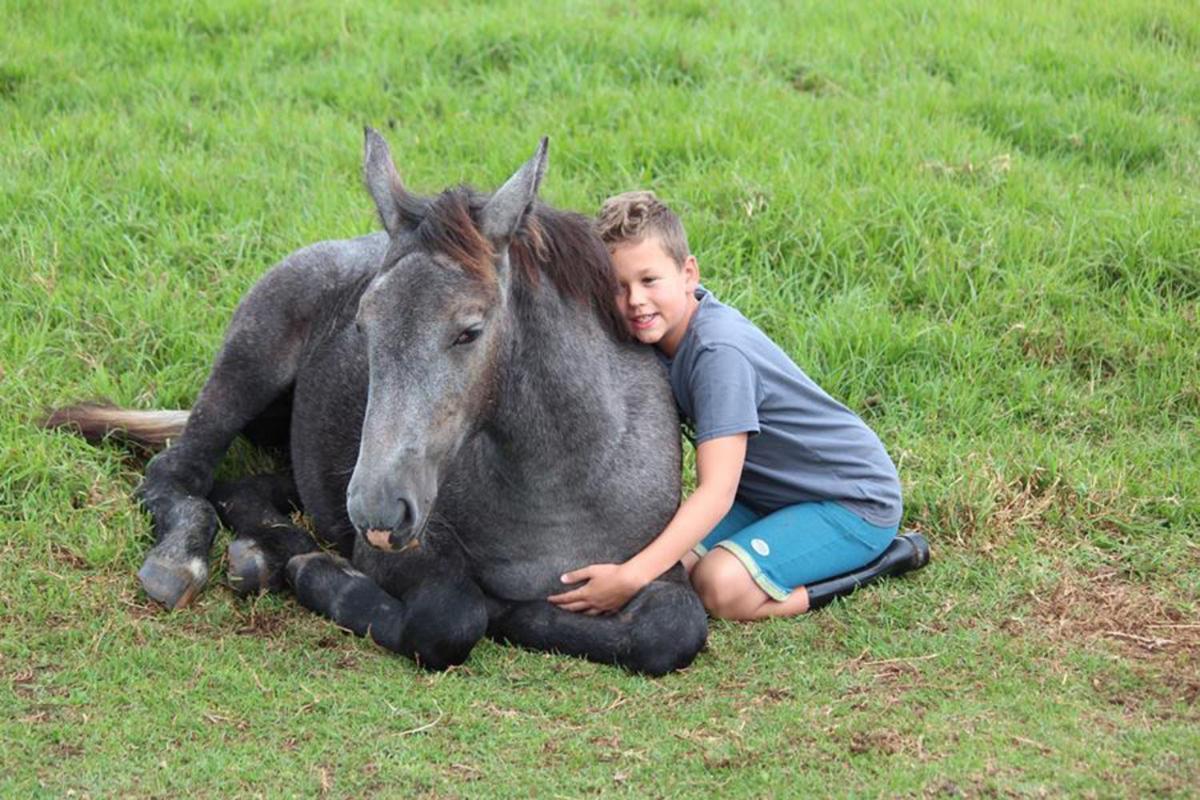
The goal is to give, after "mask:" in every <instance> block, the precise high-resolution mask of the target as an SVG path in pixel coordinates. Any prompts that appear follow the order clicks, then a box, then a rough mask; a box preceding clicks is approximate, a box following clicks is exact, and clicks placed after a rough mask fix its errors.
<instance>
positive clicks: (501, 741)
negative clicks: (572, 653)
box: [0, 0, 1200, 797]
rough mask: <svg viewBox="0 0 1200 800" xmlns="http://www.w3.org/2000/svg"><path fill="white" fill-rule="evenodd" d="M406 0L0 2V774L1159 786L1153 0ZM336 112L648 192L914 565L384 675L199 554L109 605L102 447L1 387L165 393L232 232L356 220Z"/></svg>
mask: <svg viewBox="0 0 1200 800" xmlns="http://www.w3.org/2000/svg"><path fill="white" fill-rule="evenodd" d="M397 5H408V7H407V8H398V7H396V6H397ZM426 6H428V4H426V5H425V6H417V5H416V4H390V5H386V6H385V5H383V4H378V5H377V4H368V3H363V2H350V3H346V4H342V7H341V9H340V10H331V9H328V8H326V7H325V6H324V5H323V4H314V3H308V4H295V5H289V6H286V10H285V7H282V6H280V7H271V6H265V5H264V6H259V5H252V4H249V3H245V2H238V1H236V0H229V1H228V2H187V3H147V4H138V5H137V6H129V7H126V6H125V5H124V4H104V3H98V4H89V5H88V6H87V7H86V8H85V7H84V6H80V5H77V4H52V3H40V4H32V3H19V2H12V1H11V0H8V1H7V2H3V3H0V9H2V11H3V14H2V15H3V18H4V19H5V26H4V28H5V30H4V32H3V33H0V119H2V120H3V125H0V297H2V298H3V305H2V306H0V307H2V308H3V318H2V320H0V385H2V387H3V388H2V389H0V553H2V555H3V558H0V679H2V682H3V684H4V688H3V690H0V765H3V766H0V795H3V796H14V797H15V796H21V797H25V796H62V795H64V794H68V793H71V792H73V793H74V794H75V795H76V796H108V795H127V796H176V795H188V796H197V797H206V796H216V795H224V794H233V795H256V794H261V795H265V796H279V795H282V796H287V795H312V794H323V795H328V796H347V797H349V796H353V797H360V796H391V795H393V794H397V793H400V792H404V793H406V794H411V795H416V796H430V797H435V796H491V795H496V796H511V795H516V794H521V795H530V796H537V797H541V796H578V795H583V794H592V793H601V794H613V795H629V796H639V797H640V796H646V795H651V796H663V797H675V796H704V795H710V794H714V793H716V792H724V793H728V794H731V795H736V796H749V795H753V796H791V795H797V794H802V793H808V794H818V795H856V796H858V795H901V796H916V795H945V796H955V795H963V796H985V795H1005V796H1026V795H1042V794H1051V795H1082V796H1114V795H1127V796H1138V795H1146V794H1160V795H1176V796H1189V795H1194V794H1195V793H1196V792H1197V791H1198V790H1200V768H1198V767H1197V760H1196V757H1195V756H1196V753H1197V752H1200V725H1198V724H1197V723H1198V722H1200V713H1198V712H1197V705H1196V703H1197V696H1198V693H1200V667H1198V661H1197V657H1198V654H1200V633H1198V629H1197V628H1196V623H1195V620H1196V619H1197V618H1198V616H1200V615H1198V614H1197V605H1198V601H1200V592H1198V591H1197V587H1198V586H1200V539H1198V536H1197V533H1198V531H1200V500H1198V498H1200V465H1198V462H1197V458H1196V454H1195V452H1196V451H1195V442H1196V441H1197V418H1198V417H1200V384H1198V383H1197V376H1198V375H1200V347H1198V344H1197V343H1198V342H1200V323H1198V321H1197V316H1198V312H1200V196H1198V193H1197V189H1196V187H1197V186H1198V185H1200V173H1198V168H1197V164H1198V163H1200V120H1198V119H1197V116H1196V109H1197V108H1200V75H1198V73H1197V72H1196V69H1195V67H1196V62H1197V58H1198V56H1200V19H1198V18H1197V16H1196V15H1195V13H1194V9H1193V8H1192V7H1191V4H1189V3H1187V2H1183V1H1182V0H1181V1H1180V2H1176V3H1165V2H1149V3H1148V2H1131V1H1127V0H1121V1H1120V2H1114V3H1107V4H1101V5H1099V6H1097V5H1096V4H1089V3H1082V2H1063V3H1057V4H1045V3H1033V2H1016V3H1004V4H984V3H970V4H963V5H953V6H951V5H943V4H935V3H929V2H911V1H910V2H899V3H890V2H889V3H883V2H871V3H861V4H853V5H846V6H843V5H841V4H820V5H818V4H815V3H814V4H804V5H803V7H799V6H797V5H795V4H785V3H768V2H761V3H759V2H725V3H718V4H711V3H700V2H669V3H656V4H627V3H618V2H608V3H587V4H585V3H567V4H563V5H561V6H557V7H555V8H554V9H553V10H546V11H543V12H539V13H538V15H537V16H536V17H535V18H530V17H529V15H528V13H527V10H526V9H524V8H523V7H522V6H521V5H520V4H517V3H507V4H505V3H497V4H456V5H453V6H450V7H446V8H442V7H436V8H434V7H432V6H430V7H426ZM364 123H370V124H373V125H376V126H378V127H380V128H382V129H383V130H384V131H385V133H386V134H387V136H388V137H389V138H390V140H391V143H392V146H393V151H394V152H395V153H396V156H397V161H398V164H399V165H400V168H401V170H402V172H403V174H404V176H405V179H406V180H407V181H408V182H409V184H410V185H412V186H414V187H416V188H417V189H420V190H424V191H433V190H436V189H439V188H441V187H442V186H445V185H448V184H450V183H455V182H458V181H464V180H465V181H469V182H471V183H473V184H475V185H478V186H481V187H492V186H495V185H497V184H498V182H499V181H501V180H503V179H504V178H505V177H507V175H508V174H509V173H510V172H511V170H512V169H514V168H515V167H516V166H517V165H518V164H520V163H521V162H522V161H523V160H524V159H525V158H526V157H527V156H528V154H529V153H530V152H532V150H533V148H534V146H535V143H536V141H537V137H538V136H539V135H541V134H543V133H545V134H549V135H550V136H551V140H552V141H551V168H550V173H549V176H548V178H547V181H546V184H545V187H544V190H543V195H544V197H545V198H546V199H548V200H549V201H551V202H553V203H555V204H558V205H562V206H567V207H573V208H577V209H582V210H590V209H594V208H595V207H597V206H598V204H599V202H600V201H601V200H602V199H603V198H604V197H606V196H607V195H609V194H613V193H616V192H618V191H623V190H626V189H631V188H635V187H650V188H653V189H655V190H656V191H658V192H659V193H660V194H661V195H663V196H664V197H666V198H667V199H668V200H669V201H671V202H672V203H673V204H674V205H676V206H677V207H678V208H679V210H680V211H682V212H683V213H684V217H685V222H687V223H688V226H689V232H690V236H691V240H692V246H693V249H694V250H695V251H696V253H697V254H698V256H699V258H700V262H701V268H702V272H703V275H704V280H705V283H706V284H707V285H708V286H709V287H710V288H712V289H713V290H714V291H715V292H716V293H717V294H718V295H719V296H720V297H722V298H723V299H725V300H727V301H728V302H730V303H732V304H734V305H736V306H738V307H739V308H740V309H741V310H742V311H743V312H744V313H746V314H747V315H748V316H749V317H750V318H752V319H754V320H755V321H756V322H758V323H759V324H760V325H761V326H762V327H763V328H764V330H766V331H767V332H768V333H769V334H770V335H771V336H772V337H773V338H774V339H775V340H776V341H777V342H779V343H780V344H781V346H783V347H784V349H786V350H787V351H788V352H789V353H790V354H791V355H792V356H793V357H794V358H795V360H796V361H797V362H798V363H799V364H800V365H802V366H803V367H804V368H805V369H806V371H808V372H809V374H810V375H812V376H813V377H814V378H815V379H816V380H817V381H818V382H819V383H820V384H822V385H823V386H824V387H826V389H828V390H829V391H830V392H831V393H832V394H834V395H835V396H837V397H839V398H841V399H842V400H844V401H845V402H847V403H848V404H849V405H850V406H851V407H852V408H854V409H856V410H858V411H860V412H861V413H862V414H863V416H864V417H865V418H866V419H867V421H868V422H869V423H870V424H871V425H872V426H873V427H874V428H875V429H876V430H877V431H878V432H879V434H880V436H881V437H882V439H883V440H884V442H885V443H886V444H887V445H888V447H889V450H890V452H891V453H892V455H893V457H894V458H895V460H896V461H897V463H898V465H899V467H900V471H901V474H902V478H903V480H904V485H905V494H906V524H907V525H908V526H911V527H914V528H919V529H921V530H922V531H924V533H925V534H926V535H927V536H928V537H929V539H930V540H931V542H932V543H933V547H934V549H935V559H936V560H935V561H934V563H933V564H932V565H931V566H930V567H929V568H927V569H926V570H925V571H923V572H922V573H919V574H917V575H914V576H912V577H911V578H908V579H904V580H900V581H893V582H890V583H888V584H886V585H883V586H879V587H877V588H872V589H870V590H867V591H864V592H862V593H860V594H859V595H857V596H855V597H854V598H853V599H852V600H850V601H848V602H844V603H839V604H838V605H836V606H835V607H833V608H831V609H828V610H826V611H823V612H821V613H818V614H814V615H812V616H811V617H807V618H802V619H796V620H786V621H777V622H770V623H761V624H756V625H751V626H742V625H734V624H724V623H715V624H713V626H712V636H711V642H710V647H709V650H708V651H707V652H706V653H704V654H703V655H702V656H701V657H700V659H699V660H698V661H697V663H696V664H695V665H694V666H693V667H692V668H691V669H689V670H688V671H686V672H685V673H683V674H679V675H675V676H671V677H668V678H664V679H661V680H646V679H642V678H638V677H634V676H630V675H627V674H623V673H621V672H618V671H616V670H613V669H609V668H604V667H599V666H596V665H592V664H587V663H584V662H581V661H576V660H572V659H567V658H562V657H555V656H551V655H545V654H536V653H528V652H522V651H518V650H515V649H511V648H502V647H498V646H496V645H493V644H490V643H484V644H481V645H480V646H479V647H478V648H477V650H476V652H475V653H474V654H473V656H472V658H471V660H470V662H469V663H468V664H467V665H466V666H465V667H463V668H461V669H458V670H454V671H452V672H450V673H447V674H442V675H429V674H424V673H421V672H418V671H417V670H416V669H415V668H413V666H412V665H411V664H410V663H408V662H407V661H404V660H400V659H397V658H394V657H391V656H388V655H386V654H384V653H382V652H380V651H378V650H377V649H375V648H374V647H373V646H372V645H370V644H369V643H366V642H364V641H362V640H357V639H353V638H351V637H348V636H345V635H343V634H341V633H340V632H338V631H337V630H335V629H333V628H332V627H331V626H330V625H328V624H326V623H325V622H323V621H321V620H318V619H315V618H313V617H311V616H310V615H309V614H307V613H306V612H304V611H303V610H301V609H299V608H298V607H297V606H296V605H295V604H294V603H293V602H292V601H291V600H290V599H287V598H278V597H267V598H262V599H260V600H258V601H255V602H251V603H246V602H239V601H236V600H235V599H234V598H233V597H232V596H231V594H230V593H229V592H228V591H227V590H226V589H224V588H223V587H221V586H220V585H219V583H220V578H221V576H222V572H221V569H220V567H219V565H218V569H217V575H216V580H215V581H214V585H212V586H211V587H210V588H209V589H208V591H207V592H206V593H205V594H204V595H203V596H202V597H201V598H200V600H199V601H198V603H197V604H196V605H195V607H194V608H192V609H190V610H188V611H187V612H185V613H179V614H165V613H161V612H159V611H158V610H157V609H156V608H154V607H152V606H151V605H149V604H148V602H147V601H146V600H145V598H144V597H143V596H142V595H141V594H140V593H139V590H138V587H137V583H136V579H135V577H134V572H135V570H136V568H137V566H138V564H139V563H140V560H141V557H142V555H143V553H144V552H145V551H146V549H147V547H148V545H149V538H150V534H149V527H148V521H147V519H146V518H145V517H144V516H143V515H142V513H141V512H140V511H139V510H138V508H137V507H136V505H135V504H134V502H133V501H132V499H131V492H132V490H133V488H134V486H135V485H136V483H137V481H138V478H139V469H140V467H139V465H138V464H137V462H136V461H133V460H131V459H130V458H129V457H128V456H127V455H126V454H124V453H123V452H122V451H121V450H119V449H118V448H115V447H105V448H98V449H94V448H91V447H88V446H87V445H85V444H84V443H82V442H80V441H77V440H75V439H72V438H70V437H66V436H62V435H55V434H48V433H44V432H41V431H38V430H37V429H36V428H35V427H34V426H33V425H32V424H31V423H32V421H33V420H36V418H37V416H38V413H39V410H40V409H41V408H42V407H43V406H45V405H47V404H53V403H59V402H65V401H68V400H73V399H78V398H87V397H96V396H105V397H109V398H111V399H113V400H115V401H117V402H119V403H122V404H126V405H131V406H137V407H145V408H148V407H181V406H187V405H189V404H190V402H191V399H192V398H193V397H194V396H195V394H196V392H197V391H198V389H199V387H200V386H201V384H202V382H203V380H204V377H205V375H206V373H207V370H208V367H209V364H210V363H211V359H212V356H213V354H214V353H215V351H216V348H217V346H218V344H219V342H220V339H221V335H222V331H223V329H224V327H225V325H226V323H227V321H228V319H229V316H230V314H231V313H232V310H233V307H234V305H235V304H236V302H237V300H238V298H239V297H240V296H241V295H242V293H243V292H244V291H245V290H246V289H247V288H248V287H249V286H250V285H251V284H252V283H253V282H254V280H255V279H256V278H257V276H259V275H260V274H261V273H262V272H263V271H264V270H265V269H266V268H267V267H268V266H269V265H270V264H271V263H273V262H274V261H276V260H278V259H279V258H281V257H282V256H283V255H285V254H286V253H288V252H289V251H291V250H293V249H295V248H297V247H299V246H301V245H303V244H306V243H309V242H312V241H315V240H319V239H327V238H337V237H344V236H350V235H355V234H359V233H363V232H365V231H368V230H371V229H373V228H374V227H375V221H374V219H373V217H372V211H371V205H370V201H369V199H368V198H367V196H366V194H365V192H364V191H363V190H362V188H361V186H360V182H359V177H358V176H359V163H358V162H359V158H360V154H359V152H360V136H361V126H362V124H364ZM232 461H233V464H232V466H231V468H232V469H237V468H245V467H246V466H247V465H248V466H250V467H254V466H255V464H256V463H257V462H256V460H255V456H254V455H253V454H250V453H248V452H247V451H245V450H244V449H242V450H239V451H238V452H237V453H235V455H234V457H233V459H232ZM222 543H223V540H222ZM216 552H217V553H218V554H219V553H220V552H222V550H221V549H218V550H217V551H216Z"/></svg>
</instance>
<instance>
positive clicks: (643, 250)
mask: <svg viewBox="0 0 1200 800" xmlns="http://www.w3.org/2000/svg"><path fill="white" fill-rule="evenodd" d="M597 224H598V227H599V232H600V236H601V238H602V239H603V240H604V242H605V244H606V245H607V246H608V248H609V252H610V253H611V255H612V259H613V265H614V267H615V269H616V275H617V279H618V283H619V285H620V294H619V297H618V299H619V305H620V307H621V311H622V313H624V315H625V317H626V319H627V320H628V322H629V327H630V331H631V332H632V334H633V336H634V337H635V338H636V339H638V341H641V342H643V343H646V344H652V345H654V346H655V347H656V348H657V349H658V351H659V355H660V357H661V358H662V361H663V363H664V365H666V367H667V369H668V370H669V373H670V381H671V388H672V391H673V392H674V394H675V400H676V402H677V404H678V406H679V409H680V411H681V412H682V414H683V416H684V418H685V420H686V421H687V422H688V423H689V424H690V425H691V426H692V427H693V428H694V441H695V444H696V472H697V478H698V480H697V486H696V491H695V492H693V493H692V494H691V495H690V496H689V497H688V498H687V499H686V500H685V501H684V502H683V503H682V504H681V505H680V507H679V509H678V510H677V511H676V513H675V516H674V517H673V518H672V520H671V522H670V523H669V524H668V525H667V527H666V528H665V529H664V530H663V531H662V533H661V534H659V536H658V537H657V538H656V539H655V540H654V541H653V542H651V543H650V544H649V545H647V546H646V548H645V549H644V550H642V551H641V552H640V553H638V554H637V555H636V556H634V557H633V558H631V559H630V560H629V561H626V562H625V563H624V564H593V565H591V566H587V567H583V568H582V569H577V570H575V571H573V572H569V573H567V574H565V575H563V576H562V581H563V583H567V584H575V583H580V582H583V583H582V585H581V586H579V587H578V588H576V589H573V590H571V591H568V592H564V593H562V594H557V595H554V596H552V597H550V598H549V600H550V602H552V603H555V604H557V605H558V606H559V607H560V608H564V609H566V610H568V611H577V612H581V613H586V614H603V613H609V612H612V611H616V610H617V609H619V608H621V606H623V605H624V604H625V603H626V602H627V601H628V600H629V599H630V598H631V597H633V595H634V594H636V593H637V592H638V590H640V589H641V588H642V587H643V586H645V585H646V584H647V583H649V582H650V581H652V580H654V579H655V578H657V577H658V576H659V575H661V574H662V573H663V572H665V571H666V570H668V569H669V568H670V567H671V566H673V565H674V564H675V563H676V562H677V561H681V560H682V561H683V563H684V566H685V567H686V568H687V569H688V572H689V574H690V576H691V580H692V585H693V586H694V587H695V588H696V592H697V593H698V594H699V596H700V599H701V600H702V601H703V602H704V606H705V608H707V609H708V611H709V613H710V614H712V615H713V616H714V617H720V618H725V619H735V620H754V619H762V618H765V617H771V616H791V615H794V614H802V613H804V612H805V611H807V610H809V609H810V608H815V607H818V606H820V605H824V604H826V603H827V602H829V601H830V600H831V599H832V598H833V597H834V596H837V595H839V594H846V593H848V592H849V591H852V590H853V589H854V588H855V587H856V586H858V585H860V584H862V583H864V582H868V581H870V580H873V579H874V578H876V577H879V576H881V575H887V574H897V573H899V572H903V571H905V570H908V569H914V568H918V567H921V566H923V565H924V564H925V562H926V561H927V560H928V557H929V551H928V545H927V544H926V543H925V541H924V539H923V538H921V537H920V536H919V535H917V534H907V535H905V536H902V537H897V535H896V534H897V529H898V526H899V523H900V515H901V500H900V481H899V478H898V476H897V475H896V468H895V466H894V465H893V464H892V462H891V459H890V458H888V455H887V453H886V452H885V451H884V449H883V445H882V444H881V443H880V441H879V438H878V437H877V436H876V435H875V434H874V433H873V432H872V431H871V430H870V428H868V427H867V426H866V424H865V423H863V421H862V420H861V419H859V418H858V417H857V416H855V415H854V414H853V413H852V412H851V411H849V410H848V409H847V408H846V407H845V406H843V405H841V404H840V403H838V402H837V401H835V400H833V399H832V398H830V397H829V395H827V394H826V393H825V392H824V391H822V390H821V389H820V387H818V386H817V385H816V384H815V383H813V382H812V380H810V379H809V378H808V376H806V375H805V374H804V373H803V372H802V371H801V370H800V369H799V368H798V367H797V366H796V365H795V364H794V363H793V362H792V361H791V359H789V358H788V356H787V355H786V354H785V353H784V352H783V351H782V350H781V349H780V348H779V347H778V346H776V345H775V344H774V343H773V342H771V340H770V339H768V338H767V337H766V335H765V334H763V333H762V331H760V330H759V329H758V328H757V327H755V326H754V325H753V324H752V323H750V322H749V321H748V320H746V318H745V317H743V316H742V315H741V314H739V313H738V312H737V311H735V310H733V309H732V308H729V307H728V306H725V305H723V304H721V303H720V302H718V301H717V300H716V298H714V297H713V296H712V295H711V294H709V293H708V292H707V291H706V290H705V289H703V288H702V287H700V274H699V267H698V265H697V262H696V258H695V256H693V255H691V253H690V251H689V249H688V245H687V237H686V234H685V233H684V230H683V225H682V223H681V222H680V221H679V218H678V217H676V216H675V214H674V213H673V212H672V211H671V210H670V209H669V208H667V206H666V205H664V204H663V203H662V202H661V201H659V200H658V198H657V197H655V196H654V194H653V193H652V192H630V193H627V194H623V195H618V196H616V197H613V198H610V199H609V200H608V201H607V202H605V204H604V207H603V208H602V209H601V211H600V214H599V217H598V223H597ZM881 554H882V555H881ZM833 576H839V577H837V578H833ZM831 578H833V579H832V580H831Z"/></svg>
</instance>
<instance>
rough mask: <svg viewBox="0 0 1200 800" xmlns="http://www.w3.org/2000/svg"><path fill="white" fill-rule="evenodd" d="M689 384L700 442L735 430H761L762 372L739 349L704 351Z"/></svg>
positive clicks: (695, 364) (727, 348) (742, 431)
mask: <svg viewBox="0 0 1200 800" xmlns="http://www.w3.org/2000/svg"><path fill="white" fill-rule="evenodd" d="M688 383H689V389H690V394H691V396H692V411H693V420H692V421H693V422H694V423H695V430H696V444H700V443H701V442H704V441H707V440H708V439H716V438H717V437H719V436H731V435H733V434H735V433H749V434H751V435H753V434H756V433H758V431H759V427H758V375H757V374H756V373H755V371H754V367H753V366H752V365H751V364H750V361H749V360H748V359H747V358H746V357H745V356H744V355H742V354H741V353H740V352H739V351H738V350H737V349H735V348H733V347H725V346H717V347H707V348H705V349H704V350H702V351H701V352H700V353H699V355H697V356H696V360H695V362H694V366H693V368H692V373H691V376H690V379H689V381H688Z"/></svg>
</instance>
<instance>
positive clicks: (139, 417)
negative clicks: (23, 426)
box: [42, 403, 191, 450]
mask: <svg viewBox="0 0 1200 800" xmlns="http://www.w3.org/2000/svg"><path fill="white" fill-rule="evenodd" d="M190 413H191V412H189V411H135V410H132V409H127V408H119V407H117V406H114V405H111V404H108V403H79V404H77V405H73V406H66V407H65V408H57V409H55V410H54V411H53V412H51V413H50V415H49V416H47V417H46V419H45V421H44V422H42V427H43V428H65V429H68V430H74V431H75V432H76V433H78V434H79V435H81V436H83V438H85V439H87V440H88V441H89V442H92V443H96V442H99V441H102V440H104V439H108V438H110V437H111V438H115V439H119V440H121V441H124V442H132V443H133V444H137V445H140V446H142V447H145V448H149V449H152V450H158V449H161V448H163V447H166V446H167V444H168V443H169V442H170V441H171V440H172V439H177V438H179V435H180V434H181V433H183V429H184V426H186V425H187V421H188V416H189V414H190Z"/></svg>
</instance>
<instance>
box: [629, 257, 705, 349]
mask: <svg viewBox="0 0 1200 800" xmlns="http://www.w3.org/2000/svg"><path fill="white" fill-rule="evenodd" d="M612 260H613V266H615V267H616V272H617V282H618V284H619V285H620V293H619V294H618V295H617V304H618V305H619V306H620V308H621V313H622V314H624V316H625V319H626V321H627V322H628V323H629V330H630V331H631V332H632V333H633V335H634V337H635V338H636V339H637V340H638V341H639V342H644V343H645V344H653V345H657V346H658V348H659V349H660V350H662V351H663V352H664V353H666V354H667V355H669V356H673V355H675V350H676V349H677V348H678V347H679V343H680V342H681V341H683V335H684V334H685V333H686V332H687V326H688V323H689V322H691V319H692V314H693V313H694V312H695V310H696V306H697V301H696V294H695V292H696V287H697V286H698V285H699V283H700V272H699V269H698V267H697V266H696V259H695V257H693V256H688V257H687V261H685V262H684V263H683V266H682V267H681V266H679V265H678V264H676V263H675V260H674V259H673V258H671V256H670V255H668V254H667V252H666V251H665V250H664V249H663V246H662V244H661V243H660V242H659V239H658V237H657V236H648V237H646V238H645V239H643V240H642V241H641V242H638V243H637V244H623V245H618V246H617V248H616V249H615V250H613V252H612Z"/></svg>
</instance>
